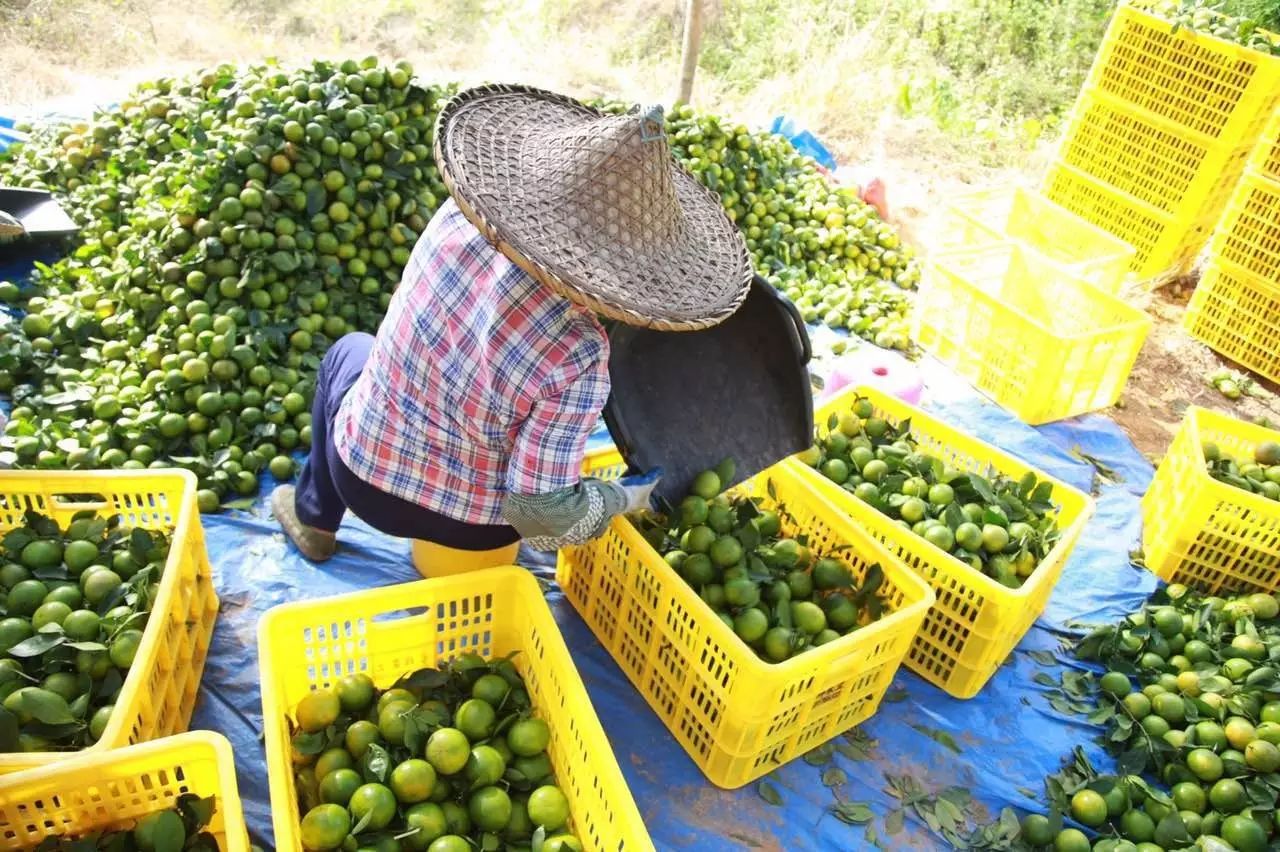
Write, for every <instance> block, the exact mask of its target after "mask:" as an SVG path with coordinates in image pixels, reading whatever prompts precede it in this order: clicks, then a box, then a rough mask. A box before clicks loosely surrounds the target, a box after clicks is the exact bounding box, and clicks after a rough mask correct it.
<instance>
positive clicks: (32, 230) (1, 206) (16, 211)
mask: <svg viewBox="0 0 1280 852" xmlns="http://www.w3.org/2000/svg"><path fill="white" fill-rule="evenodd" d="M0 210H3V211H4V212H6V213H8V214H9V215H10V216H12V217H14V218H15V219H17V220H18V221H19V222H21V223H22V227H24V228H26V230H27V236H28V237H30V238H32V239H40V238H43V237H65V236H68V235H69V234H74V233H75V232H76V231H78V230H80V228H79V227H78V226H77V225H76V223H75V222H73V221H72V220H71V217H70V216H68V215H67V214H66V212H65V211H63V209H62V208H61V207H60V206H58V202H57V201H55V200H54V198H53V196H52V195H50V194H49V193H47V192H45V191H43V190H39V189H19V188H17V187H11V186H3V187H0Z"/></svg>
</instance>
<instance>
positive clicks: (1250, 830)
mask: <svg viewBox="0 0 1280 852" xmlns="http://www.w3.org/2000/svg"><path fill="white" fill-rule="evenodd" d="M1222 839H1223V840H1225V841H1227V842H1228V843H1230V844H1231V845H1232V846H1233V847H1234V848H1235V849H1236V852H1264V850H1265V849H1266V848H1267V833H1266V831H1264V830H1263V828H1262V826H1261V825H1259V824H1258V823H1257V822H1256V821H1255V820H1253V819H1251V818H1249V817H1247V816H1240V815H1238V814H1235V815H1232V816H1229V817H1227V818H1226V819H1224V820H1223V821H1222Z"/></svg>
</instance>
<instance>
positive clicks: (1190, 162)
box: [1058, 89, 1257, 217]
mask: <svg viewBox="0 0 1280 852" xmlns="http://www.w3.org/2000/svg"><path fill="white" fill-rule="evenodd" d="M1256 138H1257V137H1256V136H1255V137H1253V138H1252V139H1251V140H1250V141H1248V142H1247V143H1243V144H1242V143H1241V142H1239V141H1237V142H1233V143H1227V142H1219V141H1217V140H1215V139H1213V138H1210V137H1208V136H1204V135H1203V134H1200V133H1197V132H1194V131H1191V130H1189V129H1188V128H1186V127H1182V126H1179V125H1177V124H1175V123H1173V122H1170V121H1168V120H1166V119H1163V118H1161V117H1160V116H1157V115H1154V114H1151V113H1148V112H1145V111H1144V110H1141V109H1137V108H1135V107H1134V106H1133V104H1131V103H1128V102H1126V101H1122V100H1119V99H1117V98H1112V97H1109V96H1107V95H1105V94H1103V93H1101V92H1097V91H1094V90H1091V89H1085V90H1084V91H1083V92H1081V93H1080V97H1079V99H1078V100H1077V101H1076V104H1075V108H1074V110H1073V111H1072V114H1071V121H1070V124H1069V125H1068V129H1067V132H1066V136H1065V137H1064V138H1063V140H1062V146H1061V148H1060V149H1059V150H1058V159H1059V160H1060V161H1062V162H1064V163H1066V164H1067V165H1069V166H1072V167H1074V168H1077V169H1080V170H1081V171H1082V172H1084V173H1086V174H1088V175H1091V176H1093V177H1095V178H1097V179H1099V180H1102V181H1105V182H1106V183H1107V184H1108V185H1110V186H1112V187H1114V188H1115V189H1118V190H1120V191H1121V192H1123V193H1126V194H1128V195H1131V196H1133V197H1134V198H1137V199H1138V200H1140V201H1144V202H1146V203H1147V204H1150V205H1151V206H1152V207H1155V208H1156V209H1158V210H1163V211H1165V212H1166V213H1172V214H1174V215H1176V216H1180V217H1181V216H1185V215H1187V213H1188V211H1190V210H1194V209H1196V208H1198V206H1199V204H1200V202H1201V200H1202V199H1203V198H1204V197H1205V196H1206V195H1208V194H1209V193H1210V192H1212V191H1213V189H1214V187H1215V185H1216V184H1217V183H1219V182H1220V181H1222V180H1224V179H1227V180H1228V182H1229V183H1233V182H1234V180H1230V179H1228V178H1224V177H1223V176H1224V175H1227V176H1232V175H1235V176H1238V175H1239V174H1240V173H1241V172H1243V171H1244V166H1245V163H1246V162H1248V159H1249V155H1250V153H1252V151H1253V140H1254V139H1256Z"/></svg>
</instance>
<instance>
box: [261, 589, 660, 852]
mask: <svg viewBox="0 0 1280 852" xmlns="http://www.w3.org/2000/svg"><path fill="white" fill-rule="evenodd" d="M512 652H518V653H517V654H516V656H515V658H514V659H513V661H512V662H513V663H514V664H515V667H516V669H517V670H518V671H519V672H520V675H521V677H523V678H524V681H525V686H526V687H527V688H528V690H529V696H530V698H532V700H533V707H534V710H535V712H536V713H537V715H538V716H539V717H541V718H542V719H544V720H546V722H547V724H548V725H550V727H551V744H550V745H549V746H548V748H547V753H548V755H549V756H550V758H551V765H552V766H553V767H554V769H555V774H556V780H557V783H558V784H559V785H560V788H561V789H562V790H563V791H564V793H565V795H566V796H567V797H568V799H569V806H570V811H571V813H572V820H571V827H572V828H573V830H574V833H575V834H577V836H578V838H579V839H580V840H581V841H582V842H583V845H584V847H585V848H586V849H587V850H588V852H605V850H608V852H631V850H651V849H653V844H652V842H651V841H650V840H649V834H648V832H647V831H646V830H645V827H644V822H643V821H642V820H641V819H640V813H639V811H637V810H636V805H635V802H634V801H633V800H632V798H631V792H630V790H628V789H627V785H626V782H625V781H624V780H623V778H622V772H621V770H619V769H618V762H617V761H616V760H615V759H614V756H613V751H612V750H611V749H610V747H609V741H608V740H607V739H605V735H604V731H603V730H602V729H601V727H600V722H599V720H598V719H597V718H596V712H595V709H594V708H593V707H592V706H591V701H590V699H589V698H587V691H586V688H585V687H584V686H583V685H582V680H581V679H580V678H579V677H578V671H577V669H575V668H574V666H573V660H572V659H570V657H569V650H568V648H566V647H565V644H564V639H563V638H561V636H560V631H559V630H558V629H557V628H556V624H555V620H554V619H553V618H552V616H551V610H550V609H549V608H548V607H547V603H546V601H545V600H544V599H543V597H542V591H541V589H540V588H539V586H538V581H537V580H535V579H534V577H533V575H531V574H530V573H529V572H528V571H525V570H524V569H522V568H516V567H503V568H486V569H483V570H479V571H474V572H471V573H469V574H465V575H458V576H452V577H440V578H436V579H432V580H419V581H417V582H413V583H404V584H402V585H396V586H387V587H384V588H381V589H370V590H369V591H364V592H356V593H354V594H349V595H339V596H337V597H331V598H320V599H318V600H311V601H300V602H297V603H290V604H284V605H282V606H277V607H274V608H273V609H271V610H270V611H269V612H268V613H267V614H266V615H265V616H263V618H262V621H261V622H260V623H259V626H258V660H259V668H260V670H261V682H262V714H263V727H264V729H265V732H266V744H267V772H268V775H269V780H270V785H271V820H272V824H273V825H274V827H275V839H276V848H277V849H279V850H300V849H302V843H301V840H300V839H299V830H300V823H301V817H300V816H299V814H298V797H297V792H296V790H295V789H294V781H293V765H292V762H291V760H290V744H289V723H288V717H289V716H290V715H291V714H292V713H293V710H294V708H295V707H296V706H297V704H298V702H299V701H300V700H301V699H302V697H303V696H304V695H306V694H307V693H309V692H311V691H312V690H313V689H317V688H321V687H326V686H329V685H331V684H333V683H335V682H336V681H337V680H338V679H339V678H341V677H343V676H344V675H347V674H351V673H353V672H363V673H365V674H367V675H368V676H369V677H371V678H373V681H374V683H376V684H377V685H378V686H379V687H381V688H383V689H385V688H387V687H390V686H391V684H393V683H394V682H395V681H396V679H397V678H399V677H400V676H401V675H405V674H408V673H409V672H412V671H414V670H416V669H419V668H423V667H430V666H439V665H443V664H444V663H446V662H447V661H449V660H450V659H452V658H454V657H457V656H459V655H461V654H464V653H474V654H480V655H481V656H483V657H485V658H489V659H492V658H494V657H502V656H505V655H507V654H510V653H512Z"/></svg>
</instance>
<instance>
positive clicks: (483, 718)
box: [453, 698, 497, 742]
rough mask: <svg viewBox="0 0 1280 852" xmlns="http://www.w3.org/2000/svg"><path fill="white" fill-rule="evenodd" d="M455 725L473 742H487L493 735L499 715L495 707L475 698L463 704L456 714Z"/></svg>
mask: <svg viewBox="0 0 1280 852" xmlns="http://www.w3.org/2000/svg"><path fill="white" fill-rule="evenodd" d="M453 724H454V725H455V726H456V727H457V728H458V730H459V731H462V733H463V734H464V735H465V736H466V738H467V739H468V740H470V741H472V742H475V741H477V740H485V739H488V738H489V737H490V736H492V735H493V728H494V725H495V724H497V714H496V713H495V712H494V710H493V705H491V704H489V703H488V702H486V701H480V700H478V699H475V698H471V699H468V700H467V701H464V702H462V705H461V706H460V707H458V710H457V712H456V713H454V717H453Z"/></svg>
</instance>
